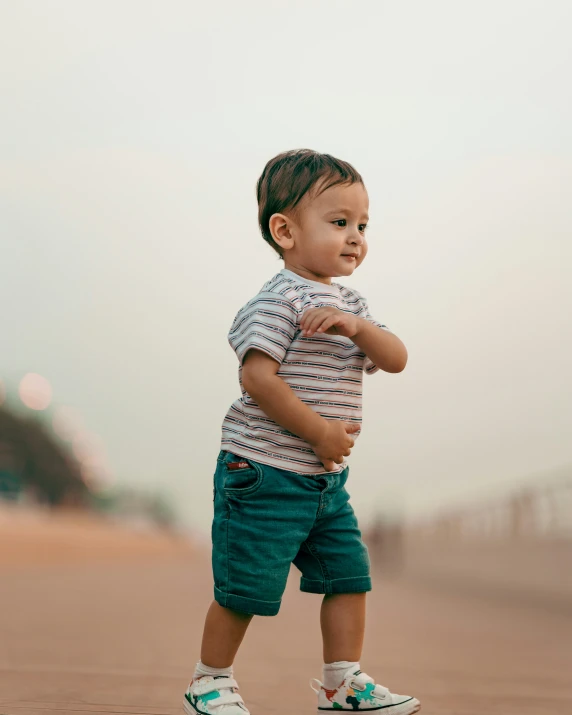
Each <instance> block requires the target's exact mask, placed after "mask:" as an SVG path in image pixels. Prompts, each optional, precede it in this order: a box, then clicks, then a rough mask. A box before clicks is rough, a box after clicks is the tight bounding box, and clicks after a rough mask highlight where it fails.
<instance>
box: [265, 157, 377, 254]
mask: <svg viewBox="0 0 572 715" xmlns="http://www.w3.org/2000/svg"><path fill="white" fill-rule="evenodd" d="M318 182H320V186H319V189H318V191H317V194H316V195H319V194H321V193H322V192H323V191H325V190H326V189H329V188H331V187H332V186H336V185H338V184H356V183H358V182H359V183H361V184H363V179H362V178H361V176H360V175H359V174H358V172H357V171H356V170H355V169H354V168H353V166H352V165H351V164H348V163H347V162H346V161H342V160H341V159H336V158H335V157H333V156H330V154H319V153H318V152H317V151H312V150H311V149H294V150H292V151H285V152H284V153H283V154H278V156H275V157H274V159H270V161H269V162H268V163H267V164H266V166H265V167H264V171H263V172H262V174H261V176H260V178H259V179H258V182H257V183H256V197H257V199H258V223H259V225H260V230H261V231H262V237H263V238H264V240H265V241H267V242H268V243H269V244H270V245H271V246H272V248H273V249H274V250H275V251H276V252H277V253H278V254H279V255H280V256H282V251H281V249H280V246H278V244H277V243H275V241H274V239H273V238H272V234H271V233H270V225H269V223H270V217H271V216H272V214H275V213H283V212H284V211H288V210H289V209H290V210H291V209H294V208H295V207H296V206H297V205H298V204H299V203H300V201H301V200H302V198H303V197H304V196H305V195H306V194H307V193H308V191H310V189H312V188H313V187H314V186H316V184H318Z"/></svg>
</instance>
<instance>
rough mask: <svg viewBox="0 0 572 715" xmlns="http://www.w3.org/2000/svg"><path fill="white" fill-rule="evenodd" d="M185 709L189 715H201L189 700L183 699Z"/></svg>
mask: <svg viewBox="0 0 572 715" xmlns="http://www.w3.org/2000/svg"><path fill="white" fill-rule="evenodd" d="M183 707H184V709H185V712H186V713H187V715H199V711H198V710H195V708H194V707H193V706H192V705H191V703H190V702H189V701H188V700H187V698H185V697H183Z"/></svg>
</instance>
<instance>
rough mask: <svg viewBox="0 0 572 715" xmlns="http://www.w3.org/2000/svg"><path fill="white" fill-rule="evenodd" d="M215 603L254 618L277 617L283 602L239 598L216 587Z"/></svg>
mask: <svg viewBox="0 0 572 715" xmlns="http://www.w3.org/2000/svg"><path fill="white" fill-rule="evenodd" d="M214 597H215V601H216V602H217V603H218V604H219V605H220V606H223V607H224V608H231V609H232V610H233V611H241V612H242V613H249V614H251V615H253V616H275V615H276V614H277V613H278V611H279V610H280V604H281V603H282V601H259V600H258V599H256V598H247V597H246V596H237V595H236V594H235V593H226V592H225V591H221V590H220V589H219V588H217V587H216V586H215V587H214Z"/></svg>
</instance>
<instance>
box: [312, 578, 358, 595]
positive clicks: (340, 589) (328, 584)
mask: <svg viewBox="0 0 572 715" xmlns="http://www.w3.org/2000/svg"><path fill="white" fill-rule="evenodd" d="M300 591H305V592H306V593H363V592H364V591H371V576H352V577H350V578H334V579H321V580H319V581H318V580H317V579H316V580H314V579H308V578H304V577H303V576H302V578H301V579H300Z"/></svg>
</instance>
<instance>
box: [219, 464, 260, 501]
mask: <svg viewBox="0 0 572 715" xmlns="http://www.w3.org/2000/svg"><path fill="white" fill-rule="evenodd" d="M238 465H248V466H238ZM262 477H263V472H262V467H260V465H258V464H256V462H250V461H249V460H246V459H244V457H236V458H235V459H232V460H230V461H226V460H225V464H224V473H223V479H224V481H223V488H224V491H225V493H226V494H229V495H234V496H240V495H243V494H251V493H252V492H255V491H256V490H257V489H258V487H259V486H260V485H261V484H262Z"/></svg>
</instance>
